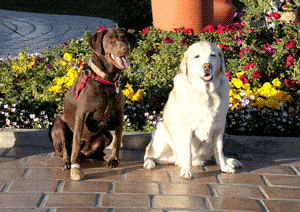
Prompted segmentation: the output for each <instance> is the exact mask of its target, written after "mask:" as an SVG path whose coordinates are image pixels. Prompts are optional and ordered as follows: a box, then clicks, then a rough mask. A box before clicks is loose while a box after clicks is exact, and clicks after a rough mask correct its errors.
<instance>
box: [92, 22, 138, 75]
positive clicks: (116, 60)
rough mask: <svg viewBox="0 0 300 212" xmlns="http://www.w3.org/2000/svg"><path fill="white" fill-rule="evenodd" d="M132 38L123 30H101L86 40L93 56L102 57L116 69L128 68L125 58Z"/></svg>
mask: <svg viewBox="0 0 300 212" xmlns="http://www.w3.org/2000/svg"><path fill="white" fill-rule="evenodd" d="M133 37H134V36H133V35H132V34H129V33H128V32H127V31H126V30H125V29H121V28H115V29H103V30H100V31H98V32H97V33H95V34H94V35H92V36H91V37H89V38H88V40H87V41H88V43H89V45H90V46H91V48H92V50H93V54H96V55H97V56H98V57H100V56H104V57H106V59H107V60H108V61H111V62H112V63H113V64H114V66H115V67H116V68H118V69H124V68H128V67H129V63H128V61H127V60H126V56H128V54H129V42H131V41H132V42H134V38H133Z"/></svg>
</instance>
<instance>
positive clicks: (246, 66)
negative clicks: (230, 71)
mask: <svg viewBox="0 0 300 212" xmlns="http://www.w3.org/2000/svg"><path fill="white" fill-rule="evenodd" d="M255 65H256V63H250V64H247V65H245V66H244V67H243V69H245V70H246V69H248V68H253V66H255Z"/></svg>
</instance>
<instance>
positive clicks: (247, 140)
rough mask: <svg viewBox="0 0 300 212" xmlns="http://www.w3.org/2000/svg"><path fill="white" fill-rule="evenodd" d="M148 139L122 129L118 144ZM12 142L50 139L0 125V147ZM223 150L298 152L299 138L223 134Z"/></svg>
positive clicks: (139, 145) (37, 143) (136, 144)
mask: <svg viewBox="0 0 300 212" xmlns="http://www.w3.org/2000/svg"><path fill="white" fill-rule="evenodd" d="M112 134H114V132H112ZM150 140H151V133H143V132H124V133H123V140H122V148H124V149H137V150H144V149H145V148H146V146H147V145H148V143H149V142H150ZM16 146H32V147H41V146H43V147H52V143H51V141H50V138H49V136H48V130H34V129H7V128H2V129H0V148H11V147H16ZM108 148H111V146H109V147H108ZM224 151H225V153H227V154H232V155H238V156H240V155H244V154H247V153H249V154H267V155H271V154H276V155H277V154H281V155H283V154H284V155H300V138H291V137H259V136H236V135H230V136H228V135H226V136H225V139H224Z"/></svg>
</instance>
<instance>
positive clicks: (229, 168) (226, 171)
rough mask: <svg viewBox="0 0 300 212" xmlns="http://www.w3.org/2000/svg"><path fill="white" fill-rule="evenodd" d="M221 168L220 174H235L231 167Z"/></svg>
mask: <svg viewBox="0 0 300 212" xmlns="http://www.w3.org/2000/svg"><path fill="white" fill-rule="evenodd" d="M220 168H221V172H225V173H232V174H234V173H235V169H234V168H233V167H231V165H228V164H226V165H223V166H221V167H220Z"/></svg>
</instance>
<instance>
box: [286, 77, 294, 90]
mask: <svg viewBox="0 0 300 212" xmlns="http://www.w3.org/2000/svg"><path fill="white" fill-rule="evenodd" d="M284 82H285V85H286V86H287V87H288V88H295V86H296V81H292V80H291V79H290V78H287V79H285V80H284Z"/></svg>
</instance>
